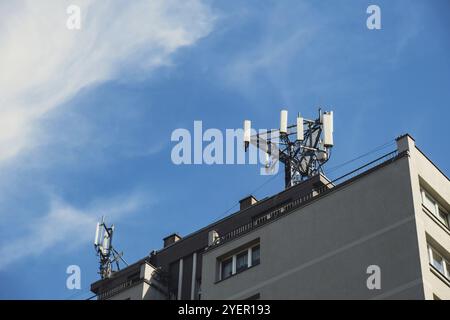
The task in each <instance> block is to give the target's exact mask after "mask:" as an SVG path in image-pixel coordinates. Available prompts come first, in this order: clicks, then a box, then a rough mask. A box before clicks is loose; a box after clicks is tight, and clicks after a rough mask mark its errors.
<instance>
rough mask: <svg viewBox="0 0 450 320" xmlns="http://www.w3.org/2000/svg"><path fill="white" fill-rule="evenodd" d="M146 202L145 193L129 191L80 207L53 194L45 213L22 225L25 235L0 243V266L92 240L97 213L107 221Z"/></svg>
mask: <svg viewBox="0 0 450 320" xmlns="http://www.w3.org/2000/svg"><path fill="white" fill-rule="evenodd" d="M147 204H148V197H144V196H143V195H141V194H132V195H130V196H127V197H117V198H112V199H107V200H100V201H97V202H95V203H93V204H91V205H90V206H89V207H88V208H84V209H80V208H76V207H73V206H71V205H70V204H68V203H66V202H64V201H62V200H60V199H57V198H55V197H53V199H52V200H51V205H50V210H49V212H48V213H47V214H46V215H44V216H42V217H40V218H38V219H36V220H34V221H31V220H30V221H29V224H28V225H27V226H22V227H27V228H28V229H29V231H28V232H27V234H26V235H23V236H21V237H18V238H16V239H14V240H11V241H9V242H8V243H5V244H4V245H2V246H1V247H0V256H1V257H2V259H0V270H2V269H4V268H6V267H7V266H9V265H10V264H12V263H14V262H17V261H19V260H21V259H22V258H26V257H30V256H40V255H41V254H43V253H44V252H46V251H47V250H51V249H52V248H54V247H56V246H58V247H61V248H66V249H67V250H71V249H73V248H76V247H77V246H79V245H82V244H86V243H88V242H89V241H93V234H94V231H95V225H96V222H97V220H98V219H99V215H101V214H105V215H106V216H107V219H108V221H117V220H119V219H120V218H123V217H124V216H126V215H127V214H132V213H133V212H135V211H136V210H139V209H140V208H142V207H143V206H144V205H147Z"/></svg>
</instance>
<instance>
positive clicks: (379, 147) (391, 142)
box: [326, 140, 394, 174]
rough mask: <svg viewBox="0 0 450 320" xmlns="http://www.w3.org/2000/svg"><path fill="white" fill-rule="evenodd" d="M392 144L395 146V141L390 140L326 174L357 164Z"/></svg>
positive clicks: (331, 169) (330, 169)
mask: <svg viewBox="0 0 450 320" xmlns="http://www.w3.org/2000/svg"><path fill="white" fill-rule="evenodd" d="M392 144H394V140H389V141H388V142H386V143H384V144H382V145H380V146H378V147H376V148H374V149H372V150H370V151H368V152H366V153H364V154H362V155H360V156H358V157H356V158H353V159H351V160H348V161H346V162H344V163H341V164H339V165H336V166H334V167H331V168H329V169H328V170H326V173H327V174H330V173H332V172H334V171H336V170H337V169H340V168H342V167H343V166H346V165H347V164H350V163H352V162H355V161H356V160H359V159H361V158H364V157H367V156H368V155H371V154H372V153H375V152H377V151H380V150H383V149H385V148H387V147H388V146H391V145H392Z"/></svg>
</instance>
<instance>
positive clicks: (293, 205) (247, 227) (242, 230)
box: [207, 150, 401, 249]
mask: <svg viewBox="0 0 450 320" xmlns="http://www.w3.org/2000/svg"><path fill="white" fill-rule="evenodd" d="M398 156H401V155H399V154H398V152H397V150H395V151H392V152H389V153H387V154H385V155H383V156H381V157H379V158H377V159H375V160H373V161H371V162H369V163H366V164H365V165H363V166H361V167H359V168H357V169H355V170H352V171H350V172H348V173H346V174H345V175H343V176H340V177H338V178H336V179H334V180H333V181H330V182H328V183H327V184H325V185H324V186H322V187H320V188H318V189H314V190H313V191H311V192H310V193H308V194H306V195H303V196H301V197H300V198H297V199H295V200H293V201H291V202H289V203H288V204H286V205H283V206H281V207H280V208H278V209H275V210H272V211H270V212H269V213H267V214H265V215H261V216H259V217H258V218H256V219H254V220H252V221H251V222H248V223H246V224H244V225H241V226H239V227H237V228H236V229H234V230H232V231H230V232H228V233H226V234H224V235H223V236H220V237H218V238H217V239H216V240H215V241H214V242H213V243H212V244H211V245H210V246H209V247H208V248H207V249H210V248H214V247H217V246H220V245H222V244H224V243H226V242H228V241H230V240H232V239H235V238H237V237H239V236H241V235H243V234H246V233H248V232H250V231H252V230H254V229H256V228H258V227H260V226H262V225H264V224H266V223H269V222H271V221H273V220H276V219H278V218H280V217H282V216H284V215H286V214H287V213H290V212H292V211H293V210H295V209H297V208H298V207H300V206H302V205H304V204H306V203H307V202H310V201H312V200H313V199H315V198H317V197H318V196H320V195H322V194H324V193H325V192H328V191H332V190H333V187H332V188H329V185H330V184H331V185H332V186H336V185H335V183H336V182H337V181H340V180H343V181H342V182H341V183H343V182H345V181H347V180H349V179H351V177H353V176H354V175H355V174H356V173H358V172H360V171H361V170H362V169H366V168H367V167H370V168H373V167H374V166H375V165H376V164H381V163H384V162H387V161H391V160H393V159H394V158H396V157H398ZM381 160H384V161H383V162H380V161H381ZM370 168H368V169H367V170H369V169H370ZM341 183H340V184H341Z"/></svg>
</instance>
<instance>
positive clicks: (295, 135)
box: [244, 109, 333, 188]
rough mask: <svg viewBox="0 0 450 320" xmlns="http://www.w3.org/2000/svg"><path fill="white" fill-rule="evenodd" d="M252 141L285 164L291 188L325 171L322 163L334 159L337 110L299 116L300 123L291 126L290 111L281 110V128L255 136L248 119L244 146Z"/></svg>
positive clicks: (274, 158) (247, 146) (247, 145)
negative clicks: (334, 112)
mask: <svg viewBox="0 0 450 320" xmlns="http://www.w3.org/2000/svg"><path fill="white" fill-rule="evenodd" d="M250 144H252V145H254V146H256V147H257V148H258V149H261V150H262V151H264V152H265V153H266V157H267V155H268V157H269V158H271V160H272V161H267V164H266V168H267V169H271V168H273V167H274V164H275V163H276V161H281V162H282V163H283V164H284V169H285V170H284V172H285V174H284V180H285V187H286V188H289V187H291V186H294V185H296V184H297V183H299V182H301V181H303V180H306V179H308V178H310V177H312V176H315V175H317V174H319V173H321V172H323V169H322V166H323V165H324V164H325V163H326V162H327V161H328V160H329V159H330V156H331V148H332V147H333V111H329V112H322V110H321V109H319V117H318V118H317V119H315V120H309V119H305V118H303V117H302V116H301V115H300V114H298V116H297V121H296V124H294V125H290V126H289V125H288V112H287V110H281V114H280V128H279V129H278V130H268V131H266V132H264V133H258V134H256V135H251V122H250V121H249V120H245V121H244V148H245V151H248V148H249V145H250Z"/></svg>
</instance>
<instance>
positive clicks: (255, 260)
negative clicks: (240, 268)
mask: <svg viewBox="0 0 450 320" xmlns="http://www.w3.org/2000/svg"><path fill="white" fill-rule="evenodd" d="M257 264H259V245H257V246H254V247H253V248H252V266H255V265H257Z"/></svg>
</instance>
